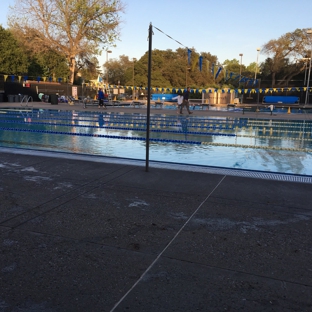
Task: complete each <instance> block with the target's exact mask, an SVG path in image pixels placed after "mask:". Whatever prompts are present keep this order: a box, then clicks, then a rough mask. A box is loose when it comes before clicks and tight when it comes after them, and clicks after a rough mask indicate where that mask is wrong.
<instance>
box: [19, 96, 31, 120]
mask: <svg viewBox="0 0 312 312" xmlns="http://www.w3.org/2000/svg"><path fill="white" fill-rule="evenodd" d="M29 101H31V102H33V98H32V97H31V96H28V95H24V96H23V97H22V100H21V106H22V107H25V108H26V107H28V108H31V111H29V110H24V111H23V110H20V113H21V114H22V116H23V117H24V118H29V117H33V107H32V106H28V103H29ZM23 103H25V105H23ZM30 113H31V114H30Z"/></svg>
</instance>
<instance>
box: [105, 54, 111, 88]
mask: <svg viewBox="0 0 312 312" xmlns="http://www.w3.org/2000/svg"><path fill="white" fill-rule="evenodd" d="M108 53H112V51H110V50H108V51H106V82H107V92H109V90H108V66H107V65H108Z"/></svg>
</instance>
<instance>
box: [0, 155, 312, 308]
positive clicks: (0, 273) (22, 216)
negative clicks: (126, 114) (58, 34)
mask: <svg viewBox="0 0 312 312" xmlns="http://www.w3.org/2000/svg"><path fill="white" fill-rule="evenodd" d="M0 173H1V174H0V246H1V255H0V311H5V312H6V311H23V312H26V311H27V312H30V311H48V312H50V311H51V312H52V311H53V312H54V311H55V312H63V311H64V312H68V311H118V312H119V311H149V312H150V311H152V312H153V311H155V312H156V311H283V312H284V311H312V261H311V256H312V206H311V201H310V194H311V184H307V183H295V182H283V181H271V180H263V179H257V178H245V177H237V176H230V175H220V174H207V173H201V172H188V171H179V170H170V169H161V168H150V169H149V172H146V171H145V168H144V167H143V166H136V165H129V164H124V163H123V162H120V163H107V162H96V161H90V160H75V159H66V158H62V159H61V158H58V157H57V156H54V155H53V153H51V155H50V156H49V157H47V156H45V157H44V156H38V155H32V154H31V153H30V154H29V155H21V154H18V153H7V152H3V151H1V152H0Z"/></svg>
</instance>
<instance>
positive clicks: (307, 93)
mask: <svg viewBox="0 0 312 312" xmlns="http://www.w3.org/2000/svg"><path fill="white" fill-rule="evenodd" d="M311 58H312V48H311V56H310V65H309V73H308V82H307V90H306V97H305V102H304V107H305V106H306V105H307V103H308V95H309V84H310V74H311ZM309 102H310V101H309Z"/></svg>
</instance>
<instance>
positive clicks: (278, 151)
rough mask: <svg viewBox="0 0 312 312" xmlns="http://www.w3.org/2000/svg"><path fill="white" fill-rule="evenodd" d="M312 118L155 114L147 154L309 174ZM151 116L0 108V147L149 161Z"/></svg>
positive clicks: (311, 170) (197, 162) (175, 160)
mask: <svg viewBox="0 0 312 312" xmlns="http://www.w3.org/2000/svg"><path fill="white" fill-rule="evenodd" d="M311 129H312V122H310V121H297V120H296V121H289V120H264V119H263V120H262V119H252V118H223V117H197V116H196V117H185V116H180V115H179V116H172V115H166V114H162V115H161V114H153V115H151V120H150V144H149V159H150V160H155V161H162V162H168V163H182V164H192V165H202V166H215V167H223V168H225V167H226V168H235V169H249V170H258V171H269V172H279V173H292V174H302V175H312V157H311V155H312V153H311V152H312V138H311ZM145 138H146V116H145V115H142V114H126V113H113V112H105V113H98V112H87V111H83V112H78V111H70V112H64V111H57V110H31V109H30V110H5V109H3V110H0V146H2V147H15V148H27V149H35V150H44V151H62V152H69V153H78V154H88V155H101V156H111V157H120V158H131V159H140V160H144V159H145V156H146V144H145V143H146V140H145Z"/></svg>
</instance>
